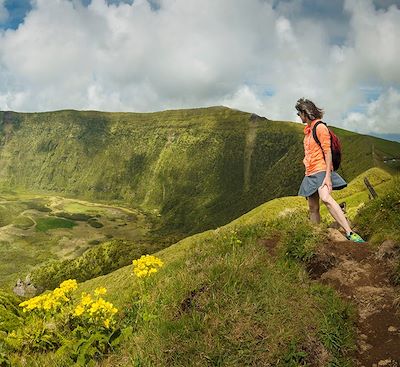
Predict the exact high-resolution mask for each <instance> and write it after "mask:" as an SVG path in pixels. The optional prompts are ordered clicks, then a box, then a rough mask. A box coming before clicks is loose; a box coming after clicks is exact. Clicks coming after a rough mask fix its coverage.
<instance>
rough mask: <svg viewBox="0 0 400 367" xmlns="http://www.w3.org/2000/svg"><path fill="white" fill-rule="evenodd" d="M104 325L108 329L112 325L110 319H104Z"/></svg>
mask: <svg viewBox="0 0 400 367" xmlns="http://www.w3.org/2000/svg"><path fill="white" fill-rule="evenodd" d="M104 326H105V327H106V328H107V329H108V328H109V327H110V319H105V320H104Z"/></svg>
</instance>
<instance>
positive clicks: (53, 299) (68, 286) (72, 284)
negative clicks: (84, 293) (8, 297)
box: [19, 279, 78, 312]
mask: <svg viewBox="0 0 400 367" xmlns="http://www.w3.org/2000/svg"><path fill="white" fill-rule="evenodd" d="M76 288H78V283H77V281H76V280H75V279H68V280H66V281H64V282H62V283H61V284H60V286H59V287H58V288H56V289H54V290H53V291H52V292H50V293H46V294H42V295H40V296H36V297H33V298H31V299H28V300H27V301H24V302H22V303H20V304H19V305H20V307H23V308H24V309H23V312H26V311H32V310H35V309H36V310H44V311H52V310H56V309H57V308H58V307H60V306H61V305H62V304H64V303H66V302H69V301H70V298H69V297H68V296H70V293H71V292H72V291H73V290H75V289H76Z"/></svg>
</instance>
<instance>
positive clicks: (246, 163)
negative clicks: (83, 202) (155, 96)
mask: <svg viewBox="0 0 400 367" xmlns="http://www.w3.org/2000/svg"><path fill="white" fill-rule="evenodd" d="M338 134H339V136H341V137H342V141H343V145H344V150H345V159H344V164H343V172H344V173H345V178H346V179H348V180H350V179H352V178H354V177H355V176H356V175H358V174H359V173H361V172H363V171H365V170H366V169H368V168H370V167H372V166H375V165H382V164H383V163H381V161H382V158H383V157H384V156H388V155H392V156H395V155H396V154H397V156H400V144H398V143H392V142H386V141H383V140H381V139H375V138H371V137H366V136H361V135H357V134H353V133H349V132H346V131H343V130H338ZM302 137H303V133H302V127H301V125H300V124H294V123H288V122H274V121H270V120H267V119H265V118H261V117H258V116H256V115H252V114H250V113H245V112H241V111H237V110H231V109H228V108H225V107H211V108H199V109H192V110H176V111H165V112H158V113H106V112H96V111H73V110H66V111H57V112H46V113H15V112H1V113H0V184H1V185H2V186H3V187H10V188H13V187H14V188H15V187H17V188H21V189H26V190H30V191H35V190H48V191H55V192H58V193H64V194H65V195H67V196H68V195H70V196H75V197H81V198H86V199H102V200H121V201H124V202H126V203H128V204H130V205H132V206H138V207H142V208H143V209H146V210H152V211H155V212H158V213H160V214H161V218H164V223H165V225H166V227H167V228H168V229H169V230H172V229H179V230H180V231H183V232H186V233H192V232H196V231H200V230H204V229H207V228H211V227H216V226H219V225H221V224H224V223H226V222H228V221H229V220H232V219H234V218H236V217H238V216H240V215H241V214H243V213H244V212H246V211H248V210H250V209H252V208H253V207H255V206H257V205H259V204H261V203H262V202H264V201H267V200H269V199H272V198H274V197H278V196H282V195H295V194H296V193H297V187H298V185H299V182H300V181H301V177H302V175H303V166H302V162H301V160H302V154H303V153H302V149H303V147H302ZM355 146H356V147H357V149H354V152H353V147H355ZM346 149H347V151H348V153H347V154H346Z"/></svg>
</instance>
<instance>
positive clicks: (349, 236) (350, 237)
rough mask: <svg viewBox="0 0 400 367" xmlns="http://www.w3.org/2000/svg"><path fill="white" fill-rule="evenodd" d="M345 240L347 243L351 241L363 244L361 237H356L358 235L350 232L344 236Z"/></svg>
mask: <svg viewBox="0 0 400 367" xmlns="http://www.w3.org/2000/svg"><path fill="white" fill-rule="evenodd" d="M346 238H347V239H348V240H349V241H353V242H358V243H363V242H365V241H364V240H363V239H362V238H361V236H360V235H358V234H357V233H355V232H350V233H349V234H346Z"/></svg>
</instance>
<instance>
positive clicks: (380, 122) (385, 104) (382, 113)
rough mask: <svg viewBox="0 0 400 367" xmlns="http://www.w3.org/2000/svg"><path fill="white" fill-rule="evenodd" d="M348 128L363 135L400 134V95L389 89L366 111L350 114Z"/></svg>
mask: <svg viewBox="0 0 400 367" xmlns="http://www.w3.org/2000/svg"><path fill="white" fill-rule="evenodd" d="M344 124H345V126H346V127H347V128H349V129H350V128H351V130H356V131H358V132H361V133H370V132H376V133H393V134H396V133H397V134H398V133H399V127H400V93H399V91H397V90H395V89H393V88H389V89H388V90H387V91H385V92H384V93H382V94H381V95H380V97H379V98H378V99H377V100H375V101H372V102H370V103H369V104H368V105H367V108H366V111H365V112H364V113H361V112H353V113H350V114H349V115H348V116H347V118H346V119H345V121H344Z"/></svg>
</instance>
